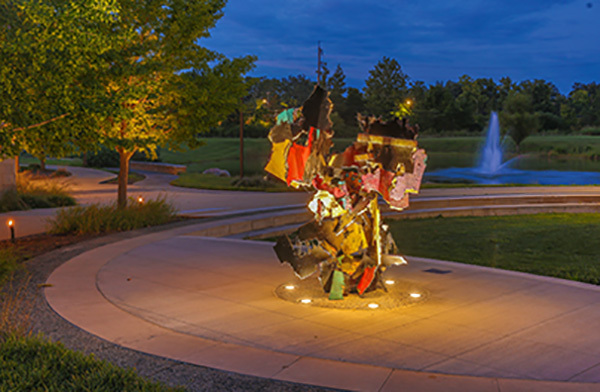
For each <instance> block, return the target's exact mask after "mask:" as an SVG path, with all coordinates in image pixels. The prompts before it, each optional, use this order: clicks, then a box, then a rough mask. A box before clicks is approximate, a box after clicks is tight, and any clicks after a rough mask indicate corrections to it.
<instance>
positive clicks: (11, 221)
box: [6, 219, 15, 227]
mask: <svg viewBox="0 0 600 392" xmlns="http://www.w3.org/2000/svg"><path fill="white" fill-rule="evenodd" d="M6 224H7V225H8V227H13V226H14V225H15V221H13V220H12V219H9V220H8V222H6Z"/></svg>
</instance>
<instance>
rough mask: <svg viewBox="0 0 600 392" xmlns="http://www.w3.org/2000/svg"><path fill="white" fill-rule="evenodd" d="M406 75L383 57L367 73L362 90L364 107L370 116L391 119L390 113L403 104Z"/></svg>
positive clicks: (388, 59)
mask: <svg viewBox="0 0 600 392" xmlns="http://www.w3.org/2000/svg"><path fill="white" fill-rule="evenodd" d="M408 79H409V78H408V75H406V74H405V73H404V72H403V71H402V67H401V66H400V64H399V63H398V62H397V61H396V60H395V59H392V58H389V57H383V58H382V59H381V60H380V61H379V62H378V63H377V64H376V65H375V67H374V68H373V69H372V70H370V71H369V77H368V78H367V80H365V84H366V86H365V88H364V90H363V94H364V99H365V107H366V109H367V110H368V111H369V112H370V114H373V115H376V116H382V117H383V118H389V117H391V113H392V112H393V111H394V110H395V109H396V107H397V105H398V104H399V103H400V102H403V101H404V99H405V97H406V95H407V90H408Z"/></svg>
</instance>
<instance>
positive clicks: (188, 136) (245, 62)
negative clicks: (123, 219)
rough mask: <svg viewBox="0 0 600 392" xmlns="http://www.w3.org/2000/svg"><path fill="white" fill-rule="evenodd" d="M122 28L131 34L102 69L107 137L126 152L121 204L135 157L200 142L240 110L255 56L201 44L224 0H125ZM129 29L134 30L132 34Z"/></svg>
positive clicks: (100, 118)
mask: <svg viewBox="0 0 600 392" xmlns="http://www.w3.org/2000/svg"><path fill="white" fill-rule="evenodd" d="M118 3H119V5H120V15H121V18H120V23H119V26H118V28H117V32H118V33H121V34H124V35H126V36H127V37H128V38H129V39H128V40H127V42H126V43H125V44H124V45H123V47H122V48H121V50H119V51H116V52H114V53H113V54H112V57H111V58H110V67H108V68H107V69H106V71H105V72H104V73H103V74H102V75H100V79H101V80H102V83H103V85H104V88H105V90H104V92H103V97H102V98H103V100H102V101H103V105H99V106H98V110H97V112H96V114H95V119H96V121H97V124H98V127H99V132H100V135H101V139H102V140H103V142H104V144H106V145H108V146H109V147H113V148H115V149H116V151H117V152H118V153H119V157H120V167H119V185H118V204H119V206H124V205H126V203H127V177H128V172H129V160H130V159H131V157H132V156H133V154H134V153H135V152H136V151H144V152H146V153H148V154H150V155H153V154H154V152H155V149H156V148H157V146H159V145H170V146H177V145H180V144H181V143H188V144H191V145H192V146H193V145H194V144H195V143H197V142H196V134H197V133H199V132H204V131H208V130H209V128H210V127H211V126H214V125H217V124H218V122H219V121H221V120H223V119H224V118H225V117H226V116H227V115H228V114H229V113H231V112H232V111H234V110H236V109H237V108H238V106H239V101H240V99H241V98H242V97H243V96H244V95H246V91H245V84H244V80H243V77H242V74H244V73H245V72H247V71H248V70H249V69H250V68H251V67H252V62H253V58H252V57H245V58H236V59H233V60H229V59H227V58H225V57H224V56H222V55H221V54H219V53H217V52H214V51H211V50H208V49H206V48H204V47H202V46H201V45H200V41H201V39H202V38H207V37H209V35H210V34H209V30H210V29H211V28H213V27H214V26H215V24H216V22H217V21H218V20H219V18H221V16H222V15H223V12H222V8H223V7H224V5H225V1H224V0H205V1H194V0H161V1H155V0H142V1H133V0H119V1H118ZM129 32H133V34H130V33H129Z"/></svg>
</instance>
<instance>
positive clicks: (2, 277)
mask: <svg viewBox="0 0 600 392" xmlns="http://www.w3.org/2000/svg"><path fill="white" fill-rule="evenodd" d="M20 267H21V264H19V255H18V253H17V250H16V249H15V247H13V246H7V247H5V248H0V286H1V285H2V284H4V283H5V282H6V281H7V280H8V278H9V277H10V276H11V274H12V273H13V272H14V271H16V270H17V269H19V268H20Z"/></svg>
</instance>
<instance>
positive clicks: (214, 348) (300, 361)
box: [45, 221, 598, 391]
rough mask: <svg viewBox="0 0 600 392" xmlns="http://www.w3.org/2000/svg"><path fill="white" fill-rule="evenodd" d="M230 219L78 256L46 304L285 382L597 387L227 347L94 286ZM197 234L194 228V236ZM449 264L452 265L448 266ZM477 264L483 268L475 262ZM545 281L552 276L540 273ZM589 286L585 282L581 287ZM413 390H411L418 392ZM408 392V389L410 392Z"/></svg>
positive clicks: (195, 360)
mask: <svg viewBox="0 0 600 392" xmlns="http://www.w3.org/2000/svg"><path fill="white" fill-rule="evenodd" d="M227 222H228V221H221V222H216V223H215V222H212V223H205V224H198V225H192V226H187V227H183V228H177V229H172V230H168V231H164V232H159V233H154V234H149V235H145V236H141V237H137V238H133V239H128V240H124V241H121V242H118V243H115V244H110V245H106V246H103V247H99V248H96V249H94V250H91V251H88V252H86V253H84V254H81V255H79V256H77V257H75V258H73V259H71V260H69V261H68V262H66V263H64V264H63V265H61V266H60V267H59V268H57V269H56V270H55V271H54V272H53V273H52V274H51V276H50V277H49V279H48V283H49V285H50V286H49V287H47V288H45V295H46V299H47V301H48V303H49V304H50V306H51V307H52V308H53V309H54V310H55V311H56V312H57V313H58V314H59V315H61V316H62V317H63V318H65V319H66V320H67V321H69V322H71V323H73V324H74V325H76V326H78V327H80V328H82V329H83V330H85V331H87V332H89V333H91V334H94V335H96V336H98V337H100V338H102V339H105V340H107V341H110V342H113V343H115V344H118V345H120V346H123V347H127V348H130V349H133V350H137V351H141V352H145V353H148V354H152V355H157V356H161V357H166V358H171V359H174V360H179V361H183V362H187V363H192V364H196V365H201V366H207V367H211V368H217V369H222V370H227V371H232V372H237V373H243V374H248V375H254V376H259V377H267V378H273V379H279V380H285V381H292V382H300V383H306V384H315V385H322V386H327V387H334V388H344V389H353V390H356V389H359V390H397V388H398V387H400V386H402V387H404V388H406V387H407V386H414V387H415V388H419V389H420V390H435V389H436V388H440V390H444V389H445V388H448V387H449V386H452V385H460V387H461V390H465V391H468V390H474V391H487V390H489V391H498V390H501V391H510V390H523V388H530V387H533V386H534V385H535V388H543V390H564V388H565V387H567V386H568V388H569V390H578V391H579V390H580V391H586V390H590V391H591V390H594V389H595V388H597V387H598V384H589V383H563V382H546V381H531V380H514V379H499V378H486V377H473V376H457V375H444V374H439V373H430V372H417V371H408V370H401V369H393V368H386V367H378V366H372V365H365V364H356V363H348V362H340V361H332V360H326V359H318V358H311V357H308V356H301V355H292V354H285V353H280V352H275V351H269V350H263V349H257V348H251V347H246V346H242V345H236V344H228V343H223V342H218V341H213V340H208V339H203V338H200V337H195V336H190V335H186V334H182V333H178V332H175V331H172V330H169V329H166V328H163V327H159V326H157V325H155V324H153V323H150V322H148V321H145V320H142V319H140V318H138V317H135V316H133V315H132V314H130V313H128V312H126V311H124V310H122V309H120V308H118V307H116V306H115V305H113V304H112V303H111V302H109V301H108V300H107V299H106V298H105V297H104V296H103V294H102V293H101V292H100V291H99V290H98V288H97V285H96V278H97V274H98V272H99V271H100V269H101V268H102V267H103V266H104V265H105V264H106V263H108V262H109V261H111V260H112V259H113V258H115V257H117V256H118V255H121V254H123V253H126V252H128V251H131V250H133V249H135V248H137V247H141V246H143V245H146V244H150V243H154V242H158V241H162V240H165V239H168V238H171V237H175V236H181V235H184V234H188V233H190V232H195V233H197V234H200V233H201V232H202V231H204V230H206V231H207V232H208V231H210V230H214V227H215V226H217V225H224V224H227ZM199 232H200V233H199ZM441 263H447V265H451V264H452V263H448V262H441ZM473 268H482V267H473ZM542 279H551V278H542ZM587 286H589V285H587ZM419 389H417V390H419ZM413 390H414V389H413Z"/></svg>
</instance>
